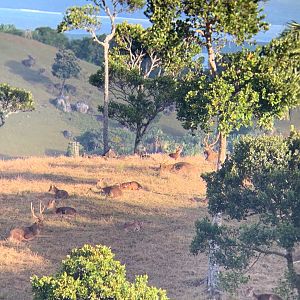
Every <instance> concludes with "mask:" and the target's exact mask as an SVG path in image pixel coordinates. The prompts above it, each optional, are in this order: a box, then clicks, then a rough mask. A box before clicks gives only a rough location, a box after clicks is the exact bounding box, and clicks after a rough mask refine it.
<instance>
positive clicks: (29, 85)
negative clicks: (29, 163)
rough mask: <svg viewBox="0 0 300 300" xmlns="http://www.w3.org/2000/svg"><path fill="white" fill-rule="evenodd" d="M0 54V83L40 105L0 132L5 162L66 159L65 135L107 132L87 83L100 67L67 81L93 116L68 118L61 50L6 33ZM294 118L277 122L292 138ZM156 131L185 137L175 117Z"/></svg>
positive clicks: (299, 123) (86, 67)
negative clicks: (30, 60) (28, 62)
mask: <svg viewBox="0 0 300 300" xmlns="http://www.w3.org/2000/svg"><path fill="white" fill-rule="evenodd" d="M0 49H1V55H0V78H1V80H0V82H1V83H2V82H5V83H8V84H10V85H12V86H16V87H20V88H24V89H26V90H30V91H31V92H32V93H33V96H34V99H35V102H36V110H35V111H33V112H28V113H19V114H13V115H10V116H9V118H8V119H7V121H6V124H5V125H4V126H3V127H0V157H18V156H29V155H39V156H41V155H57V154H63V153H65V152H66V149H67V144H68V140H67V139H66V138H65V137H64V136H63V134H62V132H63V131H64V130H68V131H71V132H72V134H73V136H78V135H80V134H82V133H84V132H85V131H86V130H90V129H101V128H102V123H101V122H99V121H97V119H96V116H95V115H97V114H98V112H97V106H98V105H99V104H101V103H102V99H103V97H102V93H101V92H99V91H98V90H97V89H96V88H95V87H93V86H91V85H90V84H89V83H88V78H89V75H90V74H92V73H94V72H95V71H96V70H97V66H95V65H92V64H90V63H87V62H85V61H81V62H80V65H81V67H82V72H81V77H80V78H79V79H72V80H69V81H68V82H67V83H69V84H71V85H73V86H75V87H76V90H77V94H76V95H75V96H70V102H71V104H75V103H76V102H77V101H81V100H84V101H85V102H86V103H88V104H89V106H90V107H91V109H92V111H93V112H92V113H91V114H80V113H77V112H71V113H64V112H62V111H60V110H58V109H57V108H56V107H55V106H54V105H53V104H52V102H51V101H52V100H53V99H55V98H56V95H57V91H55V89H53V85H54V84H56V83H59V80H58V79H57V78H55V77H54V76H52V74H51V66H52V64H53V59H54V56H55V54H56V52H57V49H56V48H54V47H51V46H48V45H45V44H42V43H40V42H37V41H34V40H30V39H25V38H23V37H19V36H16V35H9V34H5V33H0ZM28 55H31V56H33V57H34V58H35V59H36V64H35V65H34V66H33V67H31V68H28V67H25V66H23V64H22V63H21V61H22V60H23V59H25V58H27V56H28ZM40 69H45V72H43V73H42V74H41V72H40ZM291 116H292V118H291V121H289V120H287V121H280V122H277V125H278V126H277V132H280V133H287V132H288V130H289V128H290V125H291V124H294V125H295V126H296V128H297V129H300V112H299V111H294V112H292V113H291ZM112 125H113V126H116V125H115V124H112ZM155 126H157V127H160V128H162V129H163V130H164V132H165V133H167V134H169V135H176V136H181V135H182V134H183V133H185V132H186V131H185V130H184V129H183V128H182V126H181V124H180V123H179V122H178V121H177V120H176V118H175V114H174V113H173V114H171V115H170V116H168V117H166V116H162V118H161V120H160V122H159V123H158V124H155Z"/></svg>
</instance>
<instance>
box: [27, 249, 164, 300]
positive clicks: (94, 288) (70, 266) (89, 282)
mask: <svg viewBox="0 0 300 300" xmlns="http://www.w3.org/2000/svg"><path fill="white" fill-rule="evenodd" d="M31 283H32V289H33V293H34V299H35V300H42V299H45V300H46V299H47V300H51V299H53V300H54V299H56V300H58V299H61V300H63V299H65V300H66V299H70V300H76V299H82V300H84V299H94V300H96V299H103V300H104V299H107V300H114V299H115V300H118V299H119V300H126V299H127V300H131V299H144V300H152V299H161V300H163V299H168V298H167V296H166V292H165V291H163V290H161V289H157V288H155V287H149V286H148V277H147V276H146V275H145V276H137V277H136V278H135V282H134V283H130V282H129V281H127V279H126V272H125V266H123V265H121V264H120V262H119V261H117V260H115V259H114V254H113V253H112V252H111V250H110V248H108V247H106V246H101V245H97V246H95V247H93V246H91V245H84V246H83V247H82V248H78V249H73V250H72V251H71V254H70V255H68V256H67V258H66V259H65V260H63V261H62V267H61V270H60V271H59V272H58V273H57V274H56V275H55V276H43V277H41V278H38V277H37V276H36V275H35V276H33V277H32V278H31Z"/></svg>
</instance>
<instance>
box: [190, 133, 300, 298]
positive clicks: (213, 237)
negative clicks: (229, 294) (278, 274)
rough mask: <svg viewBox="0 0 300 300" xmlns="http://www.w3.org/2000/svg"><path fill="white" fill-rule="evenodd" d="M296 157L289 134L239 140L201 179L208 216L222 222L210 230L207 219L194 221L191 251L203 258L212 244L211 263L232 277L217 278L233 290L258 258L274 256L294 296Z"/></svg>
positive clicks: (299, 137) (299, 213) (299, 203)
mask: <svg viewBox="0 0 300 300" xmlns="http://www.w3.org/2000/svg"><path fill="white" fill-rule="evenodd" d="M299 151H300V134H299V133H297V132H295V131H292V132H291V134H290V136H289V137H287V138H283V137H267V136H261V137H244V138H242V139H241V140H240V141H238V142H237V143H236V144H235V148H234V152H233V153H232V156H231V157H230V159H228V160H226V162H225V163H224V165H223V167H222V169H220V170H218V171H216V172H212V173H209V174H206V175H203V176H202V177H203V178H204V179H205V181H206V182H207V196H208V198H209V212H210V214H212V215H215V214H217V213H222V214H223V216H224V217H226V219H227V222H226V224H224V225H222V226H216V225H215V224H212V222H211V221H210V220H209V219H208V218H205V219H203V220H199V221H197V222H196V236H195V238H194V240H193V242H192V244H191V251H192V253H194V254H197V253H199V252H206V251H207V250H208V249H209V244H210V243H217V244H218V245H219V247H218V249H216V252H215V255H214V259H215V260H216V261H217V262H218V263H219V264H220V265H221V266H224V267H225V271H224V274H227V275H228V273H227V271H226V270H229V271H230V272H229V274H231V275H232V274H235V276H231V277H230V276H227V277H226V276H223V278H234V282H231V283H232V284H233V285H234V286H235V287H237V285H238V283H239V280H240V281H243V280H245V279H246V278H245V276H244V275H245V271H246V270H247V268H248V267H249V266H250V265H251V264H252V263H253V261H254V260H255V259H257V258H259V257H260V255H261V254H264V255H275V256H279V257H281V258H283V259H285V261H286V266H287V270H288V273H289V277H290V279H291V284H292V286H293V288H296V289H297V290H298V295H299V294H300V293H299V292H300V281H299V278H300V277H299V274H296V271H295V266H294V264H293V255H294V249H295V248H296V247H297V246H298V245H299V243H300V235H299V232H300V200H299V197H298V195H299V192H300V185H299V183H300V169H299V167H300V160H299ZM232 220H236V221H238V224H237V225H236V224H235V225H234V224H233V223H232V222H231V221H232ZM283 273H284V271H283V272H282V275H283ZM247 276H248V275H247V274H246V277H247Z"/></svg>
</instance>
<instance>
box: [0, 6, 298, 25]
mask: <svg viewBox="0 0 300 300" xmlns="http://www.w3.org/2000/svg"><path fill="white" fill-rule="evenodd" d="M245 1H247V0H245ZM86 3H87V1H86V0H50V1H49V0H0V7H6V8H28V9H38V10H46V11H56V12H64V11H65V9H66V8H67V7H69V6H73V5H84V4H86ZM264 6H265V9H266V15H267V20H268V21H269V22H270V23H272V24H278V25H282V24H285V23H286V22H288V21H290V20H296V21H299V18H300V0H269V1H267V2H266V3H265V4H264ZM133 17H135V18H141V17H142V18H143V17H144V15H143V12H142V11H140V12H136V13H134V14H133ZM297 19H298V20H297ZM0 23H1V21H0Z"/></svg>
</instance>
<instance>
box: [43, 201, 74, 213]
mask: <svg viewBox="0 0 300 300" xmlns="http://www.w3.org/2000/svg"><path fill="white" fill-rule="evenodd" d="M56 204H57V202H56V200H55V199H52V200H49V202H48V205H47V209H53V212H54V213H55V214H58V215H61V216H63V215H69V216H70V215H72V216H75V217H76V213H77V212H76V209H75V208H73V207H69V206H63V207H56Z"/></svg>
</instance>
